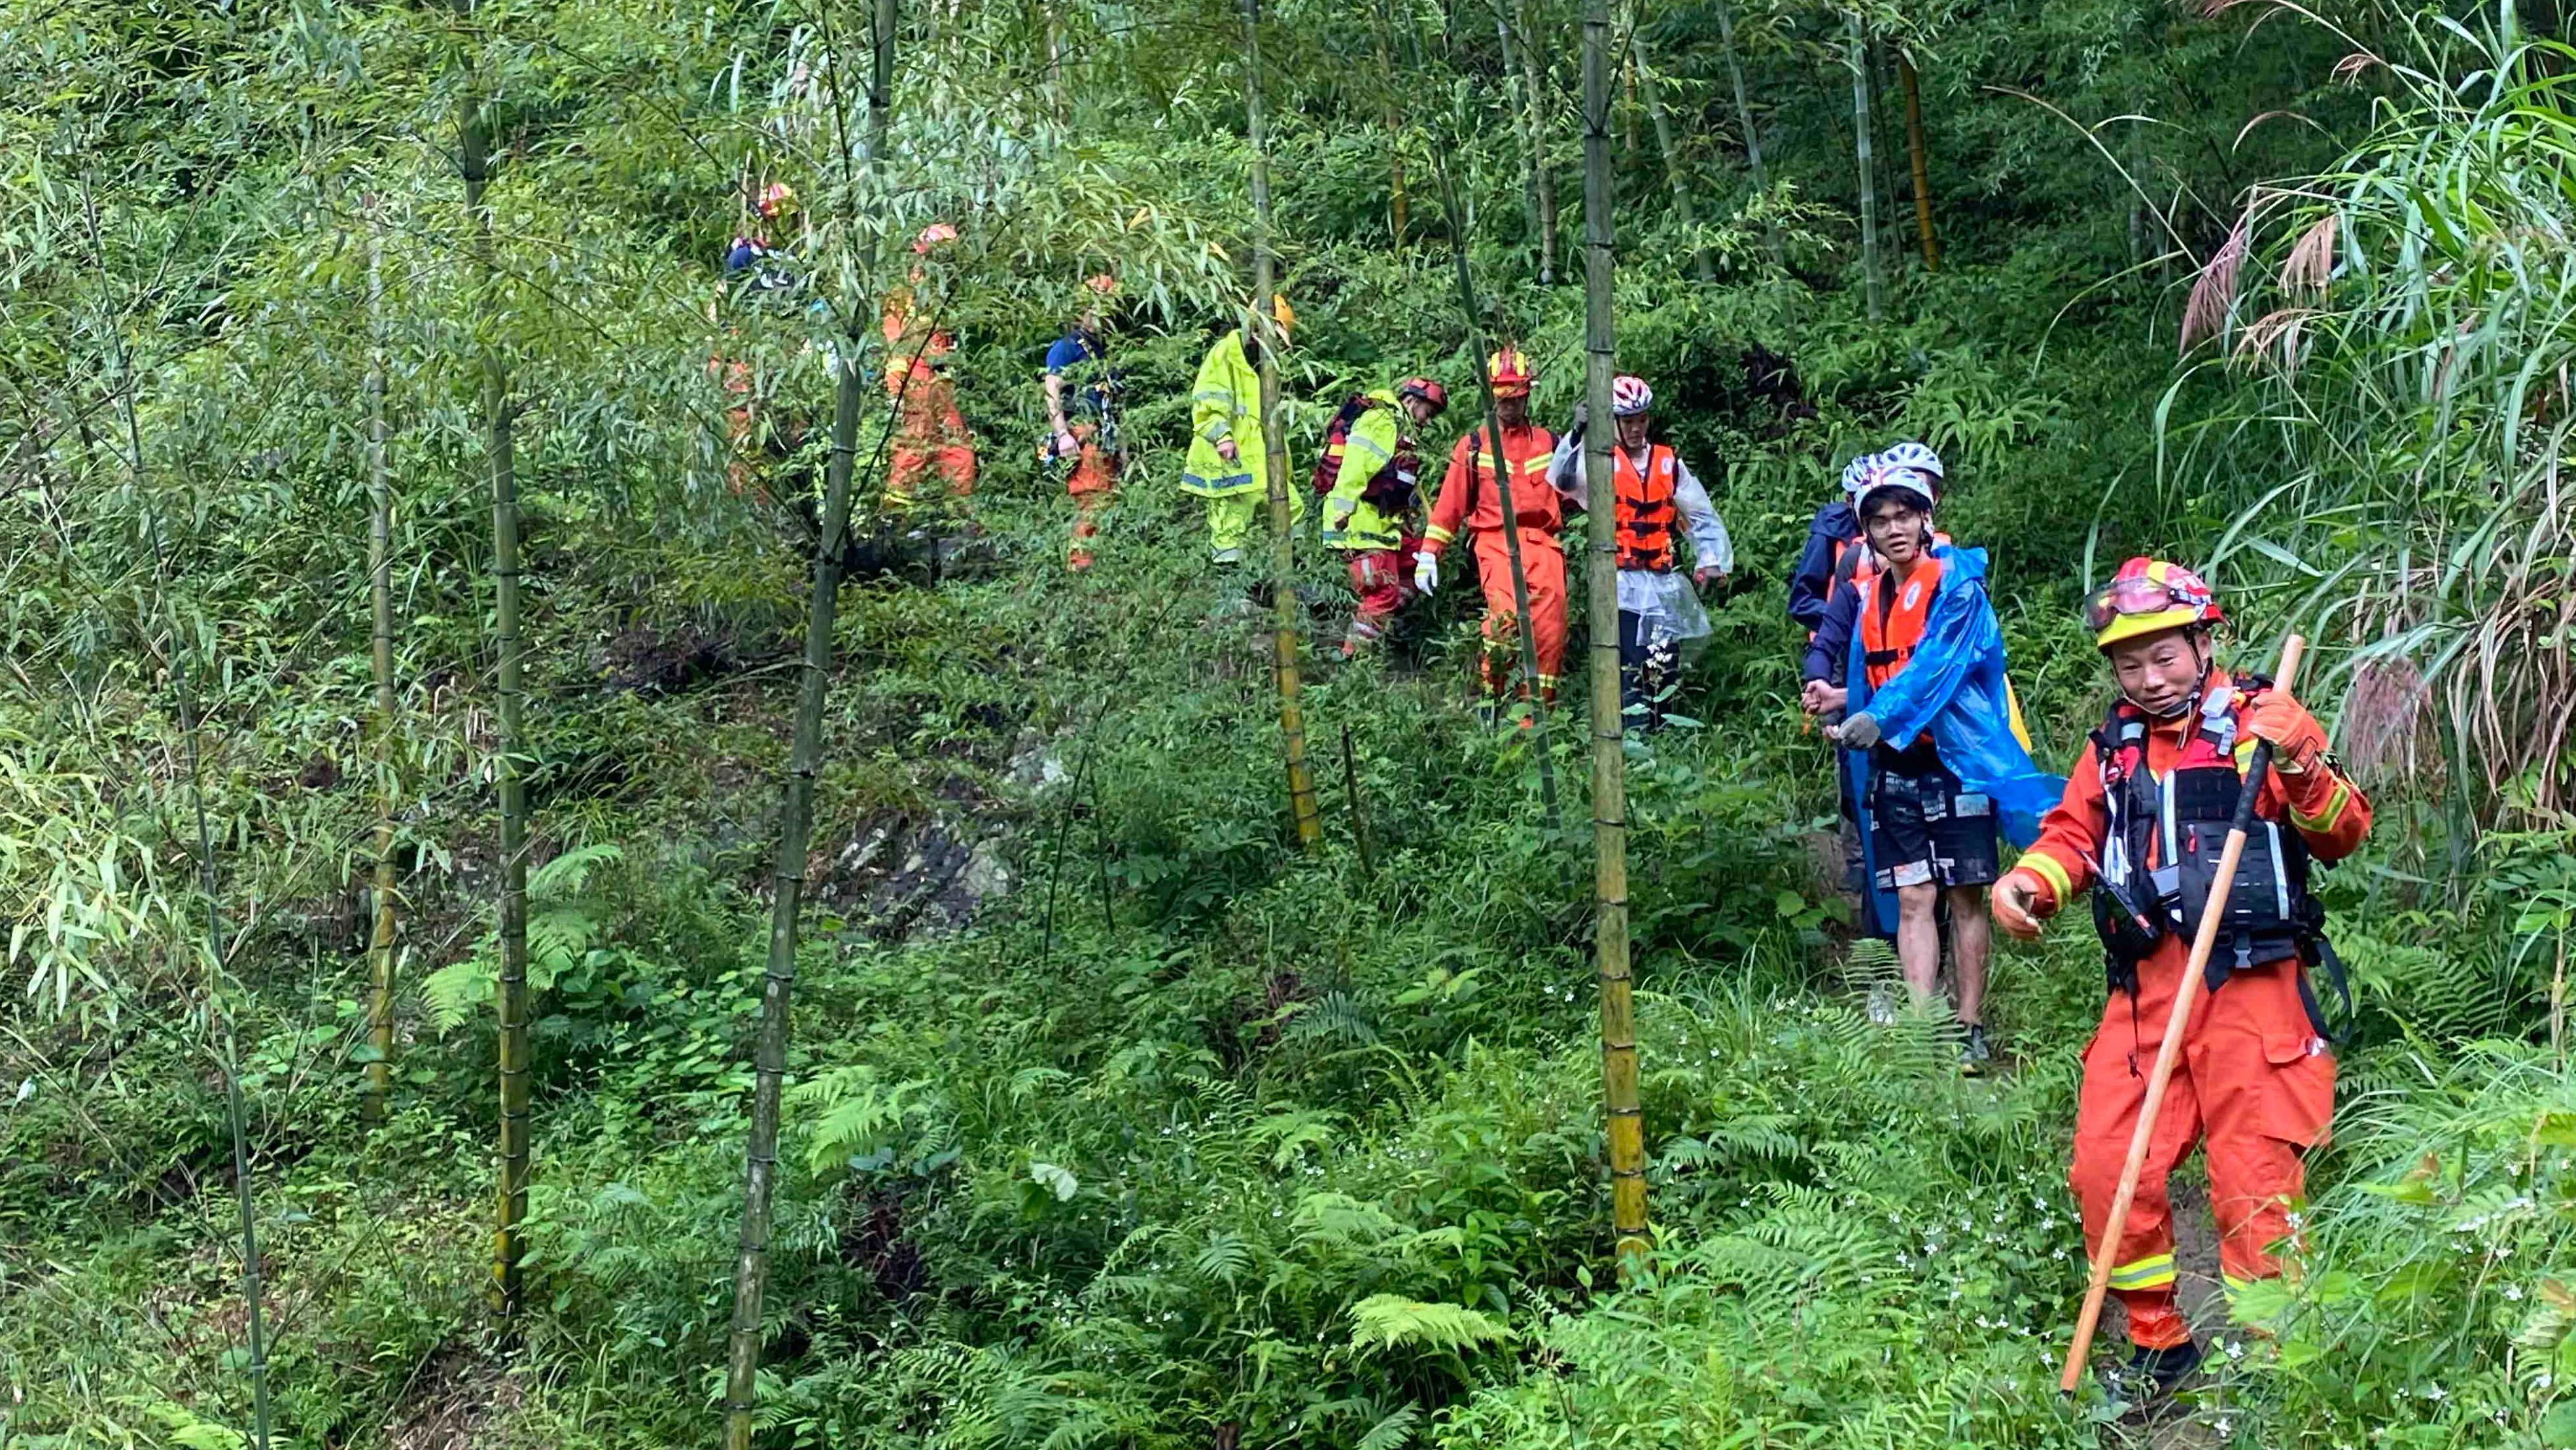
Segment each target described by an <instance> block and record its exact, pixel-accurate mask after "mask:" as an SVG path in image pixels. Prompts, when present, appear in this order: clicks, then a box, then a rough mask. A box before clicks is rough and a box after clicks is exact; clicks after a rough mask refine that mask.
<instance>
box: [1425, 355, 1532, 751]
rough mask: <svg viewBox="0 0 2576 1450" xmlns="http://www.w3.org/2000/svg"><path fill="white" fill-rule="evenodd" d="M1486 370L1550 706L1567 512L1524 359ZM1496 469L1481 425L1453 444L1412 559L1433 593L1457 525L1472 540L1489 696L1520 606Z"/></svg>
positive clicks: (1509, 663) (1499, 678) (1498, 684)
mask: <svg viewBox="0 0 2576 1450" xmlns="http://www.w3.org/2000/svg"><path fill="white" fill-rule="evenodd" d="M1487 376H1488V378H1489V379H1490V380H1491V382H1492V385H1493V390H1494V413H1495V415H1496V416H1497V417H1498V418H1499V419H1500V420H1501V422H1502V425H1503V466H1504V467H1506V468H1509V469H1510V470H1511V472H1510V475H1509V477H1510V479H1511V488H1512V512H1513V513H1514V515H1515V516H1516V517H1515V519H1514V523H1515V524H1516V525H1517V527H1518V531H1519V534H1520V545H1521V573H1522V575H1523V577H1524V578H1525V579H1526V580H1527V582H1528V585H1529V607H1530V639H1531V643H1532V644H1533V645H1535V646H1536V647H1537V651H1538V688H1539V698H1540V699H1541V700H1543V701H1545V702H1547V703H1550V704H1553V703H1555V700H1556V686H1557V681H1558V678H1559V677H1560V675H1561V674H1562V673H1563V671H1564V669H1565V549H1564V546H1563V545H1562V544H1560V543H1559V542H1558V540H1557V535H1558V534H1559V533H1560V532H1561V531H1562V530H1563V529H1564V527H1565V509H1564V504H1563V502H1562V500H1561V499H1560V498H1559V496H1558V494H1557V491H1556V489H1555V487H1554V486H1553V485H1551V484H1550V483H1549V482H1548V477H1547V475H1548V462H1549V459H1550V457H1551V456H1552V455H1553V454H1554V452H1555V449H1556V438H1555V436H1554V435H1552V434H1550V433H1549V432H1548V431H1547V430H1546V429H1545V428H1542V427H1539V426H1538V425H1537V424H1535V423H1532V422H1531V421H1530V417H1529V392H1530V365H1529V359H1528V358H1527V357H1525V356H1523V355H1522V354H1521V352H1520V351H1519V350H1518V349H1516V348H1505V349H1503V350H1502V351H1501V352H1498V353H1495V354H1494V355H1493V357H1492V359H1491V360H1490V361H1489V362H1488V364H1487ZM1494 467H1495V460H1494V457H1493V450H1492V445H1491V442H1490V440H1489V439H1488V438H1487V436H1486V430H1484V429H1483V428H1478V429H1476V430H1474V431H1472V432H1470V433H1469V434H1468V435H1467V436H1466V437H1464V438H1461V439H1459V440H1458V446H1457V447H1455V448H1453V449H1451V450H1450V453H1449V472H1448V474H1447V476H1446V477H1444V478H1443V479H1442V480H1441V482H1440V497H1439V498H1438V500H1437V501H1435V502H1434V503H1433V504H1432V505H1431V523H1430V527H1429V528H1427V529H1426V530H1425V531H1424V533H1423V539H1422V547H1421V549H1420V550H1418V551H1417V552H1416V553H1415V554H1414V556H1413V582H1414V587H1415V588H1417V589H1419V590H1421V591H1422V592H1423V593H1425V594H1429V593H1431V592H1432V591H1433V590H1435V589H1437V588H1439V587H1440V555H1441V552H1442V551H1443V550H1445V549H1447V548H1448V547H1449V545H1450V544H1451V543H1453V542H1455V541H1456V539H1457V537H1458V531H1459V530H1460V529H1461V528H1464V529H1465V530H1466V531H1467V532H1468V534H1469V535H1470V536H1471V538H1472V539H1473V541H1474V544H1475V549H1476V581H1477V583H1478V585H1479V586H1481V587H1482V588H1483V589H1484V591H1485V626H1484V636H1485V647H1484V651H1483V655H1482V658H1481V659H1480V660H1479V662H1478V665H1479V676H1480V678H1481V679H1482V681H1483V684H1484V690H1485V695H1486V698H1488V699H1494V698H1498V697H1499V696H1500V695H1501V694H1502V692H1503V685H1504V683H1505V682H1506V681H1508V680H1509V679H1510V678H1511V677H1512V673H1513V671H1514V669H1515V668H1516V666H1517V663H1518V658H1519V652H1520V637H1519V629H1520V607H1519V605H1518V603H1517V602H1516V601H1515V600H1514V599H1513V598H1512V565H1511V555H1510V553H1509V549H1510V544H1509V542H1508V541H1507V540H1506V539H1505V537H1504V535H1503V527H1504V525H1503V505H1502V498H1501V494H1500V492H1499V491H1498V490H1497V489H1496V487H1495V472H1494ZM1523 688H1524V690H1526V686H1524V687H1523Z"/></svg>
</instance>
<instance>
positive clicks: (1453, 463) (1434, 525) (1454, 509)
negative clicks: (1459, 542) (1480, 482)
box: [1422, 433, 1476, 558]
mask: <svg viewBox="0 0 2576 1450" xmlns="http://www.w3.org/2000/svg"><path fill="white" fill-rule="evenodd" d="M1475 439H1476V435H1475V434H1473V433H1470V434H1468V435H1467V436H1465V437H1463V438H1461V439H1459V440H1458V442H1457V444H1456V445H1455V446H1454V447H1452V448H1451V449H1450V450H1449V472H1448V473H1447V474H1446V475H1445V476H1443V477H1442V478H1441V480H1440V497H1438V498H1437V499H1434V500H1432V503H1431V520H1430V523H1429V525H1428V527H1426V528H1425V529H1424V530H1423V533H1422V548H1423V552H1425V553H1427V554H1430V555H1431V556H1432V557H1434V558H1437V557H1439V554H1440V551H1441V550H1442V549H1445V548H1447V547H1448V546H1449V541H1450V540H1452V539H1454V538H1456V537H1458V530H1459V528H1460V526H1462V525H1463V524H1465V523H1466V521H1467V505H1468V497H1467V496H1468V495H1469V494H1472V493H1474V492H1475V491H1476V470H1475V468H1474V466H1473V465H1471V464H1470V463H1469V462H1468V455H1467V445H1468V444H1470V443H1473V442H1474V441H1475Z"/></svg>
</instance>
